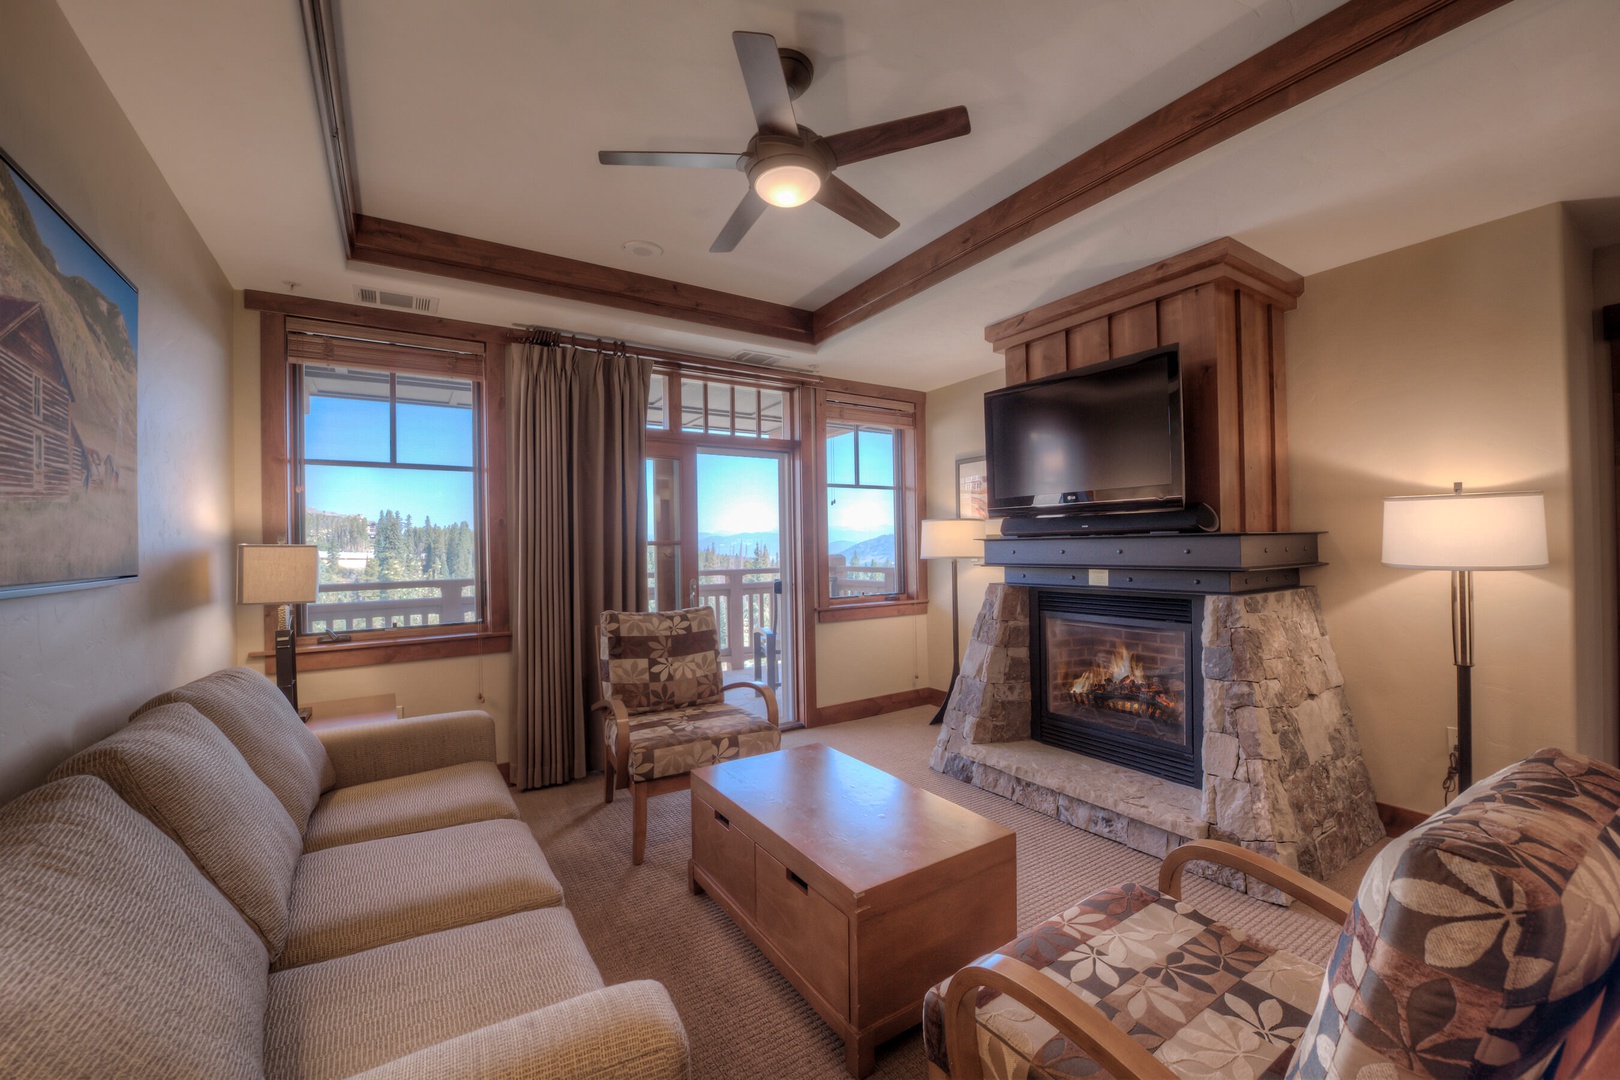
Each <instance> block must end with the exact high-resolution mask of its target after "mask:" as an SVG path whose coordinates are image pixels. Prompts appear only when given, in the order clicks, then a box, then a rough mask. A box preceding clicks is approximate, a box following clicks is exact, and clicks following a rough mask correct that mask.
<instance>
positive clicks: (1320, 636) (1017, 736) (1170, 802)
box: [931, 584, 1384, 902]
mask: <svg viewBox="0 0 1620 1080" xmlns="http://www.w3.org/2000/svg"><path fill="white" fill-rule="evenodd" d="M1203 602H1204V619H1203V636H1202V676H1203V679H1204V708H1203V713H1204V715H1203V723H1204V745H1203V771H1204V778H1203V785H1202V787H1201V789H1195V788H1190V787H1185V786H1183V785H1178V784H1174V783H1171V782H1169V781H1164V780H1160V779H1158V778H1155V777H1150V776H1148V775H1146V774H1144V773H1139V772H1136V771H1135V770H1132V769H1129V768H1126V767H1124V766H1119V765H1112V764H1109V763H1105V762H1100V761H1095V760H1093V759H1091V758H1087V757H1083V756H1082V755H1078V754H1073V753H1070V752H1069V751H1066V750H1061V749H1058V748H1055V747H1049V746H1045V745H1043V744H1040V743H1036V742H1033V741H1031V740H1030V710H1031V686H1030V657H1029V641H1030V634H1029V619H1030V616H1029V610H1030V605H1029V591H1028V590H1027V589H1025V588H1023V587H1020V586H1013V585H1005V584H996V585H992V586H990V589H989V591H988V592H987V594H986V596H985V601H984V605H983V607H982V608H981V609H980V612H979V616H978V618H977V619H976V620H975V622H974V626H973V636H972V639H971V641H970V642H969V644H968V650H967V656H966V658H965V659H964V661H963V664H962V673H961V678H960V680H959V681H958V683H957V687H956V692H955V693H954V694H953V695H952V698H951V704H950V707H949V709H947V711H946V715H945V718H944V724H943V727H942V729H941V731H940V734H939V738H938V740H937V742H936V744H935V746H934V751H933V755H932V759H931V764H932V766H933V768H934V769H935V770H937V771H939V772H942V773H945V774H946V775H950V776H954V777H956V778H957V779H960V780H964V781H966V782H968V783H972V784H975V785H976V786H978V787H981V788H984V789H985V790H988V791H994V792H996V793H998V794H1001V795H1003V796H1005V797H1007V798H1010V799H1012V800H1013V801H1015V802H1018V803H1021V804H1023V805H1026V806H1029V807H1031V808H1032V809H1035V810H1039V811H1041V812H1042V813H1047V814H1050V815H1051V816H1053V817H1056V818H1059V819H1060V820H1063V821H1065V822H1068V823H1069V824H1071V825H1075V826H1076V827H1078V828H1083V829H1087V830H1088V831H1091V832H1095V833H1098V834H1099V835H1102V836H1106V837H1108V838H1109V839H1113V840H1117V841H1119V842H1120V843H1124V844H1126V845H1128V846H1130V847H1133V848H1135V849H1137V850H1139V851H1143V852H1146V853H1148V854H1150V855H1155V856H1159V857H1162V856H1163V855H1164V854H1166V853H1167V852H1168V851H1169V850H1170V849H1172V848H1174V847H1177V846H1179V845H1181V844H1183V843H1185V842H1187V841H1188V840H1191V839H1196V838H1200V837H1204V836H1209V837H1213V838H1215V839H1220V840H1227V841H1230V842H1233V843H1237V844H1240V845H1242V846H1243V847H1245V848H1248V849H1250V850H1252V851H1256V852H1260V853H1262V854H1266V855H1270V856H1273V857H1275V858H1277V859H1278V860H1280V861H1281V862H1283V863H1284V864H1286V865H1289V866H1293V867H1296V868H1297V869H1299V870H1300V871H1301V872H1303V873H1305V874H1306V875H1308V876H1310V877H1313V878H1316V879H1317V880H1323V879H1325V878H1327V877H1328V876H1329V875H1331V874H1332V873H1333V872H1334V871H1336V870H1337V869H1339V867H1341V866H1343V865H1344V864H1345V863H1346V862H1348V861H1349V860H1350V859H1352V858H1354V857H1355V856H1356V855H1358V854H1360V853H1361V852H1362V851H1364V850H1366V849H1367V848H1368V847H1370V846H1371V845H1372V844H1374V843H1376V842H1377V841H1378V840H1379V839H1381V838H1382V837H1383V835H1384V832H1383V827H1382V825H1381V823H1380V822H1379V819H1378V812H1377V807H1376V804H1375V803H1374V801H1373V792H1372V785H1371V782H1370V780H1369V778H1368V775H1367V769H1366V764H1365V762H1364V761H1363V759H1362V756H1361V749H1360V742H1359V740H1358V739H1357V737H1356V731H1355V725H1354V723H1353V721H1352V719H1351V716H1350V710H1349V707H1348V705H1347V704H1346V701H1345V697H1344V680H1343V676H1342V674H1341V673H1340V671H1339V667H1338V663H1337V661H1336V659H1335V658H1334V654H1333V647H1332V644H1331V642H1330V641H1329V639H1328V636H1327V630H1326V627H1325V625H1324V624H1323V621H1322V611H1321V603H1320V600H1319V599H1318V598H1317V595H1316V590H1314V589H1311V588H1290V589H1283V590H1278V591H1274V592H1257V593H1247V594H1241V595H1216V596H1206V597H1204V598H1203ZM1193 870H1194V872H1205V873H1207V874H1208V876H1211V877H1214V878H1215V879H1217V880H1220V881H1222V882H1224V883H1225V884H1228V885H1231V886H1233V887H1234V888H1237V889H1240V890H1243V891H1247V892H1249V893H1250V894H1251V895H1255V896H1257V897H1261V898H1264V899H1267V900H1271V901H1273V902H1283V900H1284V898H1283V897H1282V896H1281V894H1280V893H1278V892H1277V891H1276V890H1275V889H1272V888H1270V887H1269V886H1266V885H1263V884H1261V883H1259V882H1256V881H1253V880H1252V879H1246V878H1243V877H1241V875H1237V874H1236V873H1234V872H1231V871H1226V870H1223V869H1216V868H1213V867H1209V866H1208V864H1201V863H1200V864H1194V866H1193Z"/></svg>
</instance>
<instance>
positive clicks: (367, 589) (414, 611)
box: [305, 578, 478, 634]
mask: <svg viewBox="0 0 1620 1080" xmlns="http://www.w3.org/2000/svg"><path fill="white" fill-rule="evenodd" d="M476 584H477V583H476V582H475V581H474V580H473V579H471V578H447V579H443V580H439V581H357V582H337V583H333V584H329V585H322V586H320V587H319V592H320V594H321V596H323V597H325V596H343V595H345V594H359V595H360V596H362V597H365V598H364V599H352V600H348V599H346V600H318V601H316V602H315V603H313V604H307V605H305V617H306V619H307V620H308V624H309V630H310V632H311V633H316V634H318V633H321V632H323V631H326V630H333V631H355V630H389V629H393V628H396V627H402V626H439V625H447V624H450V623H468V622H476V621H477V620H478V598H477V596H476V595H475V594H476V591H477V590H476V589H475V588H474V586H475V585H476ZM401 594H403V595H401Z"/></svg>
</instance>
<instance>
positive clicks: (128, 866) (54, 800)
mask: <svg viewBox="0 0 1620 1080" xmlns="http://www.w3.org/2000/svg"><path fill="white" fill-rule="evenodd" d="M0 958H3V959H0V1074H4V1075H5V1076H8V1077H61V1076H76V1077H112V1076H163V1077H198V1078H208V1080H226V1078H231V1077H262V1076H263V1075H264V1023H265V1021H264V1016H265V1008H266V997H267V994H266V986H265V966H266V964H267V963H268V957H267V956H266V954H265V950H264V945H263V943H262V942H260V940H259V938H258V935H257V934H255V933H254V932H253V928H252V927H250V926H249V925H248V924H247V922H246V921H244V920H243V918H242V917H241V915H239V914H237V911H236V909H235V908H234V907H232V906H231V903H230V901H228V900H226V899H225V897H224V896H222V895H221V894H220V893H219V891H218V890H216V889H215V888H214V887H213V886H211V885H210V884H209V883H208V881H207V880H206V879H205V878H204V877H203V876H202V874H201V873H200V872H198V870H197V868H196V867H195V866H193V865H192V864H191V862H190V860H189V859H187V858H186V854H185V852H183V851H181V850H180V848H179V847H178V846H176V845H175V843H174V842H173V841H172V840H170V839H169V838H168V837H166V836H164V835H163V833H162V832H161V831H160V830H159V829H158V827H157V826H156V825H154V824H152V823H151V822H150V821H148V820H147V819H146V818H144V817H142V816H141V815H140V814H138V813H136V812H135V811H134V810H133V809H132V808H131V807H130V806H128V805H127V804H126V803H124V802H123V800H121V799H119V798H118V796H117V795H116V794H114V792H113V791H112V789H111V788H109V787H108V786H107V785H106V784H104V783H103V782H101V781H100V780H97V779H95V778H94V777H90V776H71V777H67V778H66V779H62V780H57V781H55V782H53V783H49V784H46V785H45V786H44V787H40V788H35V789H34V790H33V791H30V792H28V793H26V794H24V795H22V796H21V797H19V798H18V799H17V800H16V801H14V802H12V803H11V804H10V805H9V806H7V807H5V808H4V809H3V810H0Z"/></svg>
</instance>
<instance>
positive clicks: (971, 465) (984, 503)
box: [956, 454, 990, 520]
mask: <svg viewBox="0 0 1620 1080" xmlns="http://www.w3.org/2000/svg"><path fill="white" fill-rule="evenodd" d="M956 516H957V517H959V518H979V519H981V520H983V519H985V518H988V517H989V516H990V502H989V496H988V490H987V488H986V486H985V465H984V455H983V454H980V455H979V456H978V457H970V458H961V459H959V460H958V461H957V463H956Z"/></svg>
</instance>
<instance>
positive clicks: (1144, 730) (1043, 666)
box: [1033, 592, 1203, 786]
mask: <svg viewBox="0 0 1620 1080" xmlns="http://www.w3.org/2000/svg"><path fill="white" fill-rule="evenodd" d="M1036 607H1037V613H1038V614H1037V620H1036V626H1037V627H1038V630H1037V637H1038V643H1037V644H1038V648H1037V650H1036V656H1037V658H1038V659H1037V670H1036V672H1035V675H1036V679H1037V681H1036V684H1035V689H1036V702H1037V709H1036V715H1035V723H1034V725H1033V727H1034V731H1033V734H1034V736H1035V738H1036V739H1038V740H1039V741H1041V742H1045V743H1048V744H1051V745H1055V746H1061V747H1064V748H1065V749H1070V750H1075V751H1077V752H1079V753H1083V754H1086V755H1088V756H1091V757H1097V758H1102V759H1103V760H1106V761H1112V762H1115V763H1116V764H1121V765H1127V766H1129V767H1131V768H1135V769H1140V770H1142V771H1144V772H1149V773H1152V774H1154V775H1156V776H1162V777H1164V778H1166V779H1169V780H1175V781H1177V782H1179V783H1184V784H1191V785H1194V786H1197V785H1198V784H1199V783H1200V782H1201V781H1202V773H1203V770H1202V762H1201V761H1200V749H1201V748H1200V746H1199V744H1200V743H1201V741H1202V740H1201V738H1200V737H1199V736H1200V734H1201V729H1202V724H1201V722H1194V721H1199V720H1200V718H1199V712H1198V710H1197V701H1196V700H1195V699H1196V697H1197V695H1196V693H1195V689H1196V687H1195V685H1194V684H1195V681H1196V680H1195V678H1194V676H1196V675H1197V674H1198V673H1199V669H1198V666H1197V656H1196V652H1197V645H1196V642H1195V638H1194V632H1193V631H1194V623H1193V610H1192V606H1191V603H1190V602H1189V601H1188V600H1187V599H1184V598H1181V597H1176V598H1161V597H1130V596H1108V595H1088V594H1080V593H1076V594H1069V593H1060V592H1052V593H1046V592H1043V593H1041V594H1040V595H1039V596H1038V598H1037V604H1036Z"/></svg>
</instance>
